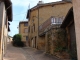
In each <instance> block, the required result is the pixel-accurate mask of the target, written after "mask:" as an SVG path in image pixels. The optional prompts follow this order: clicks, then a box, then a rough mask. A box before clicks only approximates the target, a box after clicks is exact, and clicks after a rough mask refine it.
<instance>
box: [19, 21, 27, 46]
mask: <svg viewBox="0 0 80 60" xmlns="http://www.w3.org/2000/svg"><path fill="white" fill-rule="evenodd" d="M19 34H21V36H22V39H21V40H22V41H23V42H24V43H25V44H26V45H27V46H28V21H21V22H20V23H19Z"/></svg>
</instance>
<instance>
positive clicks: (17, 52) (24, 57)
mask: <svg viewBox="0 0 80 60" xmlns="http://www.w3.org/2000/svg"><path fill="white" fill-rule="evenodd" d="M4 60H59V59H57V58H55V57H52V56H50V55H48V54H45V53H44V52H43V51H39V50H37V49H34V48H30V47H23V48H18V47H13V46H12V45H11V44H10V43H9V44H8V46H7V51H6V54H5V57H4Z"/></svg>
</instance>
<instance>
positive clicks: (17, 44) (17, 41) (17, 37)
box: [13, 34, 24, 47]
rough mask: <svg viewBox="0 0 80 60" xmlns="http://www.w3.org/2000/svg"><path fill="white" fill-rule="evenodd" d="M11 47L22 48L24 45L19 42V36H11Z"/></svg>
mask: <svg viewBox="0 0 80 60" xmlns="http://www.w3.org/2000/svg"><path fill="white" fill-rule="evenodd" d="M13 46H18V47H23V46H24V43H23V42H22V41H21V35H20V34H15V35H14V36H13Z"/></svg>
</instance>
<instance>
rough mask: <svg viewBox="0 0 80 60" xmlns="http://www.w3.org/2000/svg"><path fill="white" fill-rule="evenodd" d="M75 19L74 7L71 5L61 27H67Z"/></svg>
mask: <svg viewBox="0 0 80 60" xmlns="http://www.w3.org/2000/svg"><path fill="white" fill-rule="evenodd" d="M73 20H74V14H73V7H71V8H70V10H69V11H68V13H67V15H66V17H65V19H64V20H63V22H62V25H61V28H65V27H66V26H67V25H68V24H69V23H70V21H73Z"/></svg>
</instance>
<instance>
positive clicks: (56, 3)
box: [26, 1, 72, 18]
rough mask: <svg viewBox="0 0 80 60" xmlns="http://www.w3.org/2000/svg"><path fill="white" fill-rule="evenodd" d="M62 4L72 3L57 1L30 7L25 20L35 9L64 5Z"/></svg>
mask: <svg viewBox="0 0 80 60" xmlns="http://www.w3.org/2000/svg"><path fill="white" fill-rule="evenodd" d="M64 3H72V2H70V1H58V2H51V3H43V4H38V5H36V6H34V7H32V8H31V9H29V10H28V12H27V16H26V18H29V15H30V12H31V10H35V9H37V8H39V7H42V6H49V5H58V4H64Z"/></svg>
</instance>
